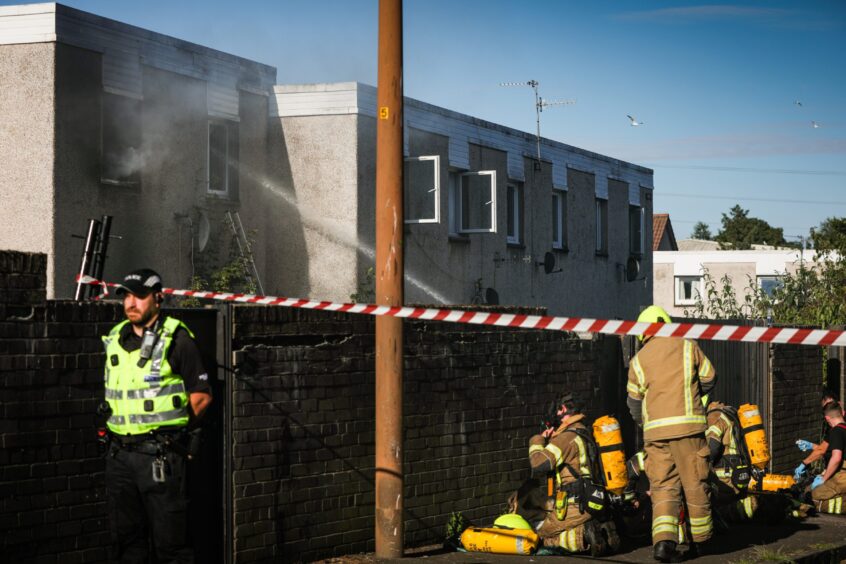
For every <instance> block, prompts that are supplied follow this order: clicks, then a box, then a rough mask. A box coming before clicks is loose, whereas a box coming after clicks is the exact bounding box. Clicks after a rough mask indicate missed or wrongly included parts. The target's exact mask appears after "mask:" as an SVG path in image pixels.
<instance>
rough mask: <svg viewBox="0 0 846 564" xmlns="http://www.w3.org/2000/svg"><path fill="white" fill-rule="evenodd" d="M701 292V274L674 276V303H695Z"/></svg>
mask: <svg viewBox="0 0 846 564" xmlns="http://www.w3.org/2000/svg"><path fill="white" fill-rule="evenodd" d="M701 292H702V277H701V276H676V305H693V304H695V303H696V298H697V297H698V296H700V295H701Z"/></svg>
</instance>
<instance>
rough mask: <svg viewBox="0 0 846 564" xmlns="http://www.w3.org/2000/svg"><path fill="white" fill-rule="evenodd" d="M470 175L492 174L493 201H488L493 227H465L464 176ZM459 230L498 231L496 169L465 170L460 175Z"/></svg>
mask: <svg viewBox="0 0 846 564" xmlns="http://www.w3.org/2000/svg"><path fill="white" fill-rule="evenodd" d="M469 176H490V177H491V201H490V202H488V204H490V207H491V227H490V229H466V228H465V227H464V210H463V209H462V205H463V202H464V177H469ZM458 204H459V205H458V210H457V212H458V232H459V233H461V234H465V233H496V171H495V170H479V171H476V172H463V173H461V174H460V175H459V180H458Z"/></svg>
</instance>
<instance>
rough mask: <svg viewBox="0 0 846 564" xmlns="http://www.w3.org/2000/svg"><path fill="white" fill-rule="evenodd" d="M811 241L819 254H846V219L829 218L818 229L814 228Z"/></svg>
mask: <svg viewBox="0 0 846 564" xmlns="http://www.w3.org/2000/svg"><path fill="white" fill-rule="evenodd" d="M811 240H812V241H813V242H814V249H816V250H817V251H819V252H823V253H825V252H829V251H837V252H839V253H840V254H846V217H829V218H828V219H826V220H825V221H823V222H822V223H821V224H820V226H819V227H818V228H817V229H814V228H813V227H812V228H811Z"/></svg>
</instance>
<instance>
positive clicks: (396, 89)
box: [375, 0, 404, 558]
mask: <svg viewBox="0 0 846 564" xmlns="http://www.w3.org/2000/svg"><path fill="white" fill-rule="evenodd" d="M378 56H379V62H378V80H377V91H376V105H377V106H378V109H377V119H376V304H377V305H380V306H390V307H402V305H403V276H404V272H403V240H402V235H403V233H402V230H403V225H404V218H403V203H402V195H403V194H402V192H403V181H402V173H403V158H402V149H403V136H402V126H403V106H402V103H403V100H402V0H379V53H378ZM402 332H403V327H402V319H400V318H395V317H389V316H378V317H376V499H375V502H376V512H375V513H376V557H377V558H402V556H403V537H404V522H403V506H404V500H403V473H402V458H403V456H402V455H403V452H402V448H403V444H402V353H403V339H402Z"/></svg>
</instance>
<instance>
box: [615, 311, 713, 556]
mask: <svg viewBox="0 0 846 564" xmlns="http://www.w3.org/2000/svg"><path fill="white" fill-rule="evenodd" d="M638 322H646V323H658V322H661V323H670V322H671V319H670V316H669V315H668V314H667V312H666V311H664V310H663V309H662V308H660V307H658V306H655V305H653V306H649V307H648V308H646V309H645V310H643V311H642V312H641V314H640V316H639V317H638ZM639 338H640V339H641V340H642V342H643V347H642V348H641V350H640V351H639V352H638V353H637V355H636V356H635V357H634V358H632V361H631V364H630V366H629V379H628V384H627V391H628V400H627V402H628V405H629V410H630V411H631V414H632V418H633V419H634V420H635V422H636V423H637V424H638V425H639V426H642V427H643V439H644V452H645V454H646V464H645V467H646V475H647V477H648V478H649V484H650V489H651V494H652V544H653V546H654V557H655V559H656V560H659V561H661V562H672V561H675V560H677V559H679V558H680V556H681V555H680V554H679V553H678V551H677V550H676V545H677V541H678V538H679V508H680V504H681V495H682V491H683V492H684V496H685V499H686V501H687V508H688V518H689V523H690V532H691V535H692V537H693V538H692V540H693V542H694V543H701V542H704V541H706V540H708V539H709V538H711V533H712V528H713V525H712V520H711V505H710V502H709V500H708V486H707V480H708V474H709V465H708V455H709V451H708V446H707V445H706V443H705V435H704V433H705V410H704V408H703V406H702V399H701V397H702V394H707V393H708V392H709V391H710V390H711V388H713V386H714V384H715V383H716V382H715V380H716V375H715V372H714V369H713V367H712V366H711V363H710V361H709V360H708V358H707V357H706V356H705V354H704V353H703V352H702V350H701V349H700V348H699V347H698V346H697V345H696V343H694V342H693V341H690V340H687V339H676V338H665V337H649V336H647V337H639Z"/></svg>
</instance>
